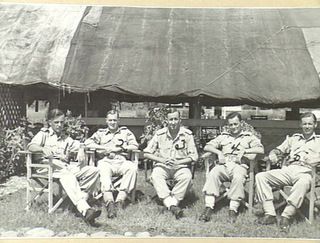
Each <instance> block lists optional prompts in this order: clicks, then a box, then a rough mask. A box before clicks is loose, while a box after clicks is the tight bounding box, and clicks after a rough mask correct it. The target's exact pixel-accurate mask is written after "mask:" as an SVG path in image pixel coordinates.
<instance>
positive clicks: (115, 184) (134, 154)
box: [86, 149, 140, 202]
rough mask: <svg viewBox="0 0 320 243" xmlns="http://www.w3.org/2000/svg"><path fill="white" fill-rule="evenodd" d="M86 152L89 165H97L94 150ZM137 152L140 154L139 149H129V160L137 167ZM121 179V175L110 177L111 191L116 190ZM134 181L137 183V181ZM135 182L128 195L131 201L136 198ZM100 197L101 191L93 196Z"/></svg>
mask: <svg viewBox="0 0 320 243" xmlns="http://www.w3.org/2000/svg"><path fill="white" fill-rule="evenodd" d="M86 154H87V155H88V158H89V165H91V166H97V159H96V150H95V149H89V150H87V151H86ZM139 154H140V150H132V151H129V157H130V160H131V161H132V162H133V163H134V164H135V165H136V166H137V168H138V164H139ZM121 179H122V175H115V176H113V177H112V185H113V188H112V191H114V192H115V191H118V188H119V186H120V184H121ZM135 183H136V184H137V181H136V182H135ZM136 184H135V186H134V189H133V190H132V192H131V195H130V197H129V198H130V201H131V202H135V200H136ZM101 197H102V193H99V194H98V195H97V196H95V199H100V198H101Z"/></svg>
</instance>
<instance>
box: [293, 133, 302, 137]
mask: <svg viewBox="0 0 320 243" xmlns="http://www.w3.org/2000/svg"><path fill="white" fill-rule="evenodd" d="M292 137H303V135H302V134H301V133H295V134H293V135H292Z"/></svg>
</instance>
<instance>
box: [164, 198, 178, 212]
mask: <svg viewBox="0 0 320 243" xmlns="http://www.w3.org/2000/svg"><path fill="white" fill-rule="evenodd" d="M163 204H164V206H166V207H167V208H168V209H170V207H171V206H177V199H175V198H174V197H172V196H168V197H166V198H165V199H163Z"/></svg>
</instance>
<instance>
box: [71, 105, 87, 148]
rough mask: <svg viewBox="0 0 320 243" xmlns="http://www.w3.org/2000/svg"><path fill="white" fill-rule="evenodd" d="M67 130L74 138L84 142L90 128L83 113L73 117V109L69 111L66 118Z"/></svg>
mask: <svg viewBox="0 0 320 243" xmlns="http://www.w3.org/2000/svg"><path fill="white" fill-rule="evenodd" d="M65 132H66V134H67V135H69V136H70V137H71V138H72V139H75V140H79V141H80V142H84V140H85V139H86V137H87V135H88V132H89V128H88V127H87V126H86V124H85V121H84V120H82V117H81V115H80V116H78V117H73V116H72V113H71V111H69V110H68V111H67V113H66V120H65Z"/></svg>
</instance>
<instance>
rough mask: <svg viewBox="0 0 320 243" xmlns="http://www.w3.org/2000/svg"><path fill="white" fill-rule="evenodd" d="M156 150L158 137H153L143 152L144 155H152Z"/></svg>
mask: <svg viewBox="0 0 320 243" xmlns="http://www.w3.org/2000/svg"><path fill="white" fill-rule="evenodd" d="M157 149H158V136H157V135H154V136H153V138H152V139H151V140H150V141H149V143H148V146H147V147H146V148H145V149H144V150H143V152H145V153H149V154H154V153H155V152H156V151H157Z"/></svg>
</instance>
